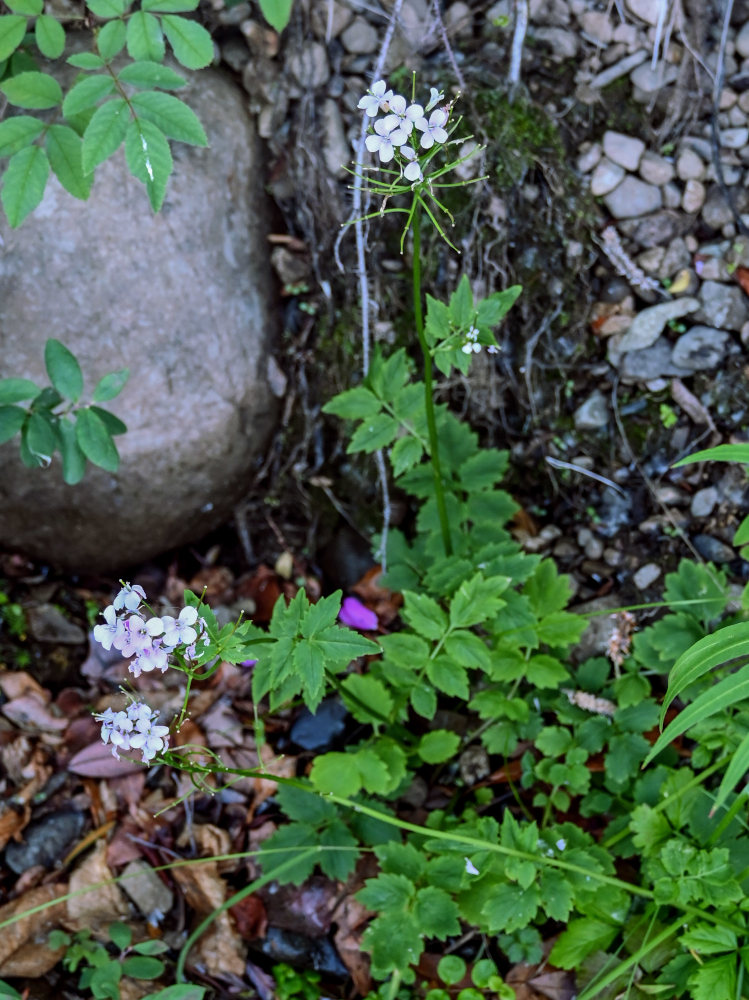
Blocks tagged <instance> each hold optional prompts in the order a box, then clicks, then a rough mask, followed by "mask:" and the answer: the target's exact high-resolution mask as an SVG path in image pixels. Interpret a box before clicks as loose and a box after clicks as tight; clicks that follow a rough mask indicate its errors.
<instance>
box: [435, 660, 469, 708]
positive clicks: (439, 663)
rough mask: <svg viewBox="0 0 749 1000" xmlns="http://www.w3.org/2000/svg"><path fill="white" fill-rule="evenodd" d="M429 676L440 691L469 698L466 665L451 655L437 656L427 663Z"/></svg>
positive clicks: (456, 696)
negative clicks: (456, 660) (453, 658)
mask: <svg viewBox="0 0 749 1000" xmlns="http://www.w3.org/2000/svg"><path fill="white" fill-rule="evenodd" d="M427 677H428V678H429V680H430V681H431V682H432V684H434V686H435V687H436V688H437V690H438V691H442V693H443V694H447V695H450V697H452V698H468V694H469V688H468V674H467V673H466V670H465V667H462V666H461V665H460V664H459V663H456V662H455V661H454V660H452V659H451V658H450V657H449V656H436V657H435V658H434V659H433V660H430V661H429V663H428V664H427Z"/></svg>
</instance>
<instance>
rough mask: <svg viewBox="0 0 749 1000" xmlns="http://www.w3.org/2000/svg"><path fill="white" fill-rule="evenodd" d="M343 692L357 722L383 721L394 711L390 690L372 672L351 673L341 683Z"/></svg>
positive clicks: (347, 705)
mask: <svg viewBox="0 0 749 1000" xmlns="http://www.w3.org/2000/svg"><path fill="white" fill-rule="evenodd" d="M341 694H342V696H343V700H344V703H345V704H346V707H347V708H348V710H349V712H351V714H352V715H353V717H354V718H355V719H356V720H357V722H364V723H367V724H369V725H372V724H377V723H382V721H383V720H387V719H389V718H390V713H391V712H392V711H393V699H392V697H391V695H390V692H389V691H388V690H387V688H386V687H385V685H384V684H383V683H382V681H380V680H377V678H376V677H372V676H371V675H370V674H349V676H348V677H347V678H346V679H345V680H344V681H343V683H342V684H341ZM347 695H350V696H351V697H347Z"/></svg>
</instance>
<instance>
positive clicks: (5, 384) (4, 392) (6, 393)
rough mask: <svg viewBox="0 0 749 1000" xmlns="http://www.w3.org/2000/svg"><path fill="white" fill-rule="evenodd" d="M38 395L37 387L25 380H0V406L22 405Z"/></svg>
mask: <svg viewBox="0 0 749 1000" xmlns="http://www.w3.org/2000/svg"><path fill="white" fill-rule="evenodd" d="M38 393H39V386H38V385H35V384H34V383H33V382H32V381H31V380H30V379H27V378H4V379H0V404H2V405H5V404H6V403H22V402H23V401H24V400H26V399H34V397H35V396H36V395H37V394H38Z"/></svg>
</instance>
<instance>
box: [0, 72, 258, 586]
mask: <svg viewBox="0 0 749 1000" xmlns="http://www.w3.org/2000/svg"><path fill="white" fill-rule="evenodd" d="M183 72H184V71H183ZM196 80H197V81H198V82H196V83H195V84H191V86H190V87H189V88H184V89H183V90H182V91H181V92H180V95H181V96H183V97H184V98H185V99H186V102H187V103H188V104H189V105H190V106H191V107H192V108H193V110H195V111H196V113H197V114H198V117H199V118H200V119H201V121H202V122H203V125H204V128H205V129H206V132H207V134H208V138H209V142H210V149H205V150H204V149H197V148H195V147H192V146H185V145H182V144H180V143H174V144H173V156H174V164H175V170H174V174H173V175H172V178H171V179H170V183H169V187H168V189H167V194H166V199H165V202H164V207H163V208H162V211H161V212H160V214H158V215H154V214H153V213H152V212H151V209H150V207H149V205H148V200H147V197H146V193H145V190H144V188H143V185H142V184H141V183H140V182H138V181H136V180H135V179H134V178H133V177H132V176H131V175H130V174H129V172H128V171H127V168H126V166H125V162H124V156H123V154H122V151H121V150H120V151H119V152H118V153H116V154H115V156H114V157H113V158H112V159H111V160H109V161H107V162H106V163H104V164H103V165H102V166H101V167H99V168H98V169H97V172H96V180H95V183H94V187H93V191H92V194H91V197H90V199H89V201H87V202H81V201H77V200H75V199H73V198H72V197H70V196H69V195H68V194H67V193H66V192H64V191H63V190H62V188H61V187H60V186H59V185H58V184H57V183H56V181H55V180H54V179H50V182H49V185H48V187H47V192H46V194H45V197H44V200H43V202H42V203H41V205H40V206H39V208H38V209H37V210H36V211H35V212H34V213H33V214H32V215H31V216H30V217H29V218H28V219H27V220H26V222H25V223H24V225H23V226H22V227H21V228H20V229H18V230H14V231H11V230H10V229H9V228H8V226H7V224H6V223H5V221H4V220H3V221H2V222H0V377H7V376H24V377H27V378H31V379H33V380H34V381H36V382H37V384H40V385H45V384H47V378H46V374H45V371H44V363H43V352H44V343H45V341H46V339H47V338H48V337H56V338H58V339H59V340H61V341H63V343H65V344H66V345H67V346H68V347H69V348H70V349H71V350H72V351H73V352H74V353H75V354H76V356H77V357H78V359H79V361H80V363H81V366H82V368H83V372H84V377H85V380H86V381H85V389H84V399H86V398H90V393H91V392H92V391H93V388H94V386H95V384H96V382H97V381H98V379H99V378H101V376H102V375H104V374H105V373H107V372H109V371H113V370H115V369H119V368H123V367H129V368H130V371H131V375H130V380H129V382H128V384H127V385H126V386H125V389H124V390H123V392H122V394H121V395H120V396H119V397H118V398H117V399H115V400H114V401H112V402H111V403H108V404H105V405H106V406H107V407H109V408H110V409H111V410H112V411H113V412H115V413H116V414H117V415H118V416H119V417H120V418H121V419H122V420H124V421H125V423H126V424H127V425H128V432H127V434H125V435H123V436H121V437H118V438H117V445H118V449H119V451H120V456H121V460H122V461H121V465H120V469H119V472H118V473H117V474H115V475H112V474H110V473H108V472H104V471H103V470H101V469H98V468H94V467H92V466H90V465H89V466H88V468H87V472H86V476H85V478H84V479H83V481H82V482H81V483H80V484H78V485H77V486H72V487H71V486H66V485H65V484H64V482H63V480H62V475H61V470H60V465H59V461H58V459H57V457H56V458H55V460H54V461H53V464H52V466H51V468H50V469H48V470H42V469H31V470H30V469H26V468H25V467H24V466H23V465H22V463H21V461H20V458H19V449H18V439H17V438H16V439H14V440H11V441H10V442H8V443H7V444H4V445H2V446H0V465H1V466H2V470H3V474H2V477H0V544H2V545H5V546H8V547H12V548H14V549H20V550H23V551H25V552H26V553H28V554H29V555H32V556H34V557H36V558H39V559H42V560H45V561H49V562H53V563H57V564H58V565H60V566H62V567H67V568H69V569H71V570H75V571H78V572H86V571H88V572H102V571H111V570H120V569H121V568H125V567H127V566H130V565H132V564H134V563H137V562H140V561H142V560H145V559H147V558H150V557H151V556H154V555H156V554H158V553H160V552H163V551H165V550H167V549H169V548H171V547H173V546H178V545H181V544H184V543H186V542H188V541H191V540H194V539H196V538H198V537H200V536H201V535H203V534H205V533H206V532H208V531H210V530H212V529H213V528H215V527H216V526H217V525H218V524H220V523H221V522H222V521H224V520H225V519H226V518H227V517H228V516H229V515H230V513H231V510H232V508H233V505H234V504H235V503H236V501H237V500H238V499H239V498H240V497H241V496H242V495H243V494H244V493H245V491H246V490H247V487H248V483H249V480H250V473H251V470H252V467H253V462H254V460H256V459H257V457H258V455H259V453H260V451H261V449H262V448H263V446H264V443H265V441H266V440H267V438H268V436H269V434H270V431H271V430H272V427H273V423H274V406H273V403H274V400H273V398H272V396H271V394H270V391H269V389H268V386H267V384H266V379H265V371H266V365H267V354H268V349H267V346H268V345H267V341H268V338H269V336H270V334H271V333H272V331H273V329H274V326H275V324H276V317H275V314H274V311H273V305H272V283H271V275H270V271H269V267H268V250H267V245H266V231H267V229H266V223H265V212H266V196H265V192H264V190H263V183H264V177H263V160H262V159H261V153H260V150H259V148H258V145H257V141H256V138H255V134H254V131H253V128H252V125H251V123H250V120H249V117H248V115H247V113H246V111H245V97H244V96H243V94H242V92H241V90H239V88H237V87H236V86H235V84H234V83H233V82H232V81H231V80H230V79H229V78H228V77H227V76H225V75H224V74H221V73H218V72H216V71H213V70H204V71H202V72H201V73H200V74H199V76H198V77H197V78H196ZM86 393H88V394H89V395H88V396H86V395H85V394H86Z"/></svg>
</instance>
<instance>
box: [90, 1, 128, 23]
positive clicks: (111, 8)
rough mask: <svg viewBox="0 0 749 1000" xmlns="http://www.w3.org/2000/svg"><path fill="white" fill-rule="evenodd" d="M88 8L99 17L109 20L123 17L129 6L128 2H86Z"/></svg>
mask: <svg viewBox="0 0 749 1000" xmlns="http://www.w3.org/2000/svg"><path fill="white" fill-rule="evenodd" d="M86 6H87V7H88V9H89V10H90V11H91V12H92V13H94V14H96V16H97V17H101V18H104V20H109V19H110V18H112V17H122V15H123V14H124V13H125V11H126V10H127V8H128V6H129V4H128V0H86Z"/></svg>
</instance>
